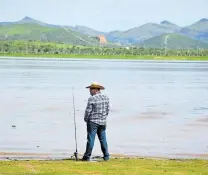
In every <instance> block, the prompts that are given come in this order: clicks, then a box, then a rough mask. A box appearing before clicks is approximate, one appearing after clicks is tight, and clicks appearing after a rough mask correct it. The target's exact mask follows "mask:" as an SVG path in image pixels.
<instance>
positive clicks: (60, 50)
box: [0, 41, 208, 56]
mask: <svg viewBox="0 0 208 175" xmlns="http://www.w3.org/2000/svg"><path fill="white" fill-rule="evenodd" d="M0 52H1V53H24V54H30V53H31V54H74V55H135V56H136V55H154V56H208V49H200V48H198V49H168V48H146V47H134V46H132V47H121V46H119V47H105V46H102V45H101V46H100V47H94V46H75V45H67V44H60V43H44V42H38V41H0Z"/></svg>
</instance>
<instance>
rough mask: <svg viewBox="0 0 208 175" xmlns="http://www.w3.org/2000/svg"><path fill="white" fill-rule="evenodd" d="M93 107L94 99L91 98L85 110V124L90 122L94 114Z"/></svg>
mask: <svg viewBox="0 0 208 175" xmlns="http://www.w3.org/2000/svg"><path fill="white" fill-rule="evenodd" d="M92 105H93V98H92V97H90V98H89V99H88V102H87V106H86V109H85V115H84V121H85V122H87V121H88V120H89V117H90V115H91V113H92Z"/></svg>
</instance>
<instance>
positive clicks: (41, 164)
mask: <svg viewBox="0 0 208 175" xmlns="http://www.w3.org/2000/svg"><path fill="white" fill-rule="evenodd" d="M0 174H1V175H20V174H24V175H29V174H30V175H32V174H34V175H35V174H40V175H67V174H85V175H86V174H91V175H93V174H94V175H95V174H96V175H97V174H99V175H102V174H119V175H122V174H123V175H124V174H126V175H135V174H141V175H162V174H165V175H208V161H207V160H183V161H177V160H152V159H112V160H110V161H108V162H81V161H79V162H76V161H71V160H65V161H0Z"/></svg>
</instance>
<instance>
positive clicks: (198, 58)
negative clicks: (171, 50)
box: [0, 53, 208, 61]
mask: <svg viewBox="0 0 208 175" xmlns="http://www.w3.org/2000/svg"><path fill="white" fill-rule="evenodd" d="M5 57H6V58H8V59H9V58H10V57H11V58H12V57H17V58H19V57H25V58H30V59H33V58H36V59H37V58H60V59H61V58H69V59H70V58H82V59H84V58H86V59H108V60H113V59H122V60H170V61H174V60H175V61H180V60H181V61H189V60H190V61H208V56H154V55H141V56H140V55H75V54H22V53H16V54H14V53H0V58H5Z"/></svg>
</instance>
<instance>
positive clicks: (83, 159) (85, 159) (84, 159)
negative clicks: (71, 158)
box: [81, 157, 90, 161]
mask: <svg viewBox="0 0 208 175" xmlns="http://www.w3.org/2000/svg"><path fill="white" fill-rule="evenodd" d="M81 160H82V161H90V159H89V158H85V157H83V158H82V159H81Z"/></svg>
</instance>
